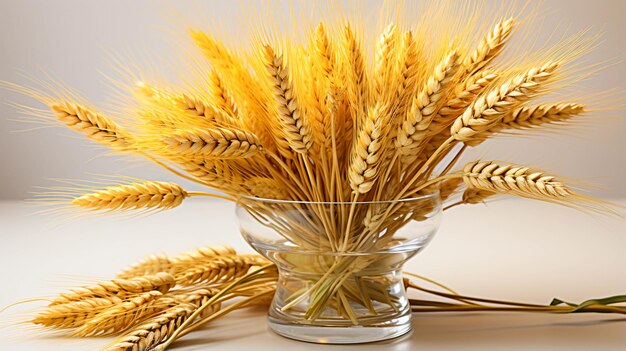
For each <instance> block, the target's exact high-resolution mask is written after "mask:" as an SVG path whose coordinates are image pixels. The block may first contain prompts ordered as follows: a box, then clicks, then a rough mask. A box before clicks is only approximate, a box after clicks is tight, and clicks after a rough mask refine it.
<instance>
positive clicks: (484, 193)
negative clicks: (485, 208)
mask: <svg viewBox="0 0 626 351" xmlns="http://www.w3.org/2000/svg"><path fill="white" fill-rule="evenodd" d="M495 194H496V193H495V192H493V191H489V190H482V189H475V188H468V189H466V190H465V191H464V192H463V197H462V199H461V201H462V202H463V203H464V204H479V203H484V202H485V200H486V199H487V198H488V197H491V196H493V195H495Z"/></svg>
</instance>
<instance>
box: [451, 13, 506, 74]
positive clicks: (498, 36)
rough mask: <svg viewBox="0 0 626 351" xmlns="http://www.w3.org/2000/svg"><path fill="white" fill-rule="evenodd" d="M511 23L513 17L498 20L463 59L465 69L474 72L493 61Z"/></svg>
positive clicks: (498, 52)
mask: <svg viewBox="0 0 626 351" xmlns="http://www.w3.org/2000/svg"><path fill="white" fill-rule="evenodd" d="M513 25H514V21H513V18H509V19H504V20H501V21H500V22H498V23H497V24H496V25H495V26H494V28H493V30H492V31H491V32H489V34H487V35H486V36H485V37H484V38H483V39H482V40H481V41H480V43H479V44H478V46H477V47H476V49H475V50H474V51H472V53H471V54H470V55H468V56H467V57H466V58H465V59H464V60H463V68H464V69H465V71H466V72H468V73H473V72H476V71H478V70H480V69H482V68H483V67H485V66H487V65H488V64H489V63H490V62H491V61H493V59H494V58H496V57H497V56H498V55H499V54H500V53H501V52H502V49H503V48H504V44H505V42H506V39H507V38H508V37H509V34H511V30H512V29H513Z"/></svg>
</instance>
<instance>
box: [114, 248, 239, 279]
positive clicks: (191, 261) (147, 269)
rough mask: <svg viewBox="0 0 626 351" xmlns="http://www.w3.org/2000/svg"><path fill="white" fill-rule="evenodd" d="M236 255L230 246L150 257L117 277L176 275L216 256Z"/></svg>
mask: <svg viewBox="0 0 626 351" xmlns="http://www.w3.org/2000/svg"><path fill="white" fill-rule="evenodd" d="M236 254H237V252H236V251H235V250H234V249H233V248H232V247H230V246H205V247H199V248H197V249H195V250H194V251H190V252H183V253H180V254H177V255H174V256H172V257H168V256H165V255H158V256H148V257H147V258H145V259H143V260H141V261H139V262H138V263H136V264H134V265H132V266H130V267H129V268H127V269H125V270H124V271H122V272H121V273H120V274H118V276H117V277H118V278H124V279H128V278H133V277H136V276H141V275H146V274H154V273H157V272H167V273H170V274H174V275H175V274H177V273H179V272H181V271H183V270H185V269H188V268H190V267H192V266H194V265H197V264H200V263H202V262H205V261H208V260H212V259H213V258H214V257H216V256H231V255H236Z"/></svg>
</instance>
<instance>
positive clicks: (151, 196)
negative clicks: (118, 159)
mask: <svg viewBox="0 0 626 351" xmlns="http://www.w3.org/2000/svg"><path fill="white" fill-rule="evenodd" d="M66 182H67V183H70V184H72V186H66V187H53V188H49V190H50V191H48V192H43V193H41V194H37V195H36V196H35V198H34V201H33V202H34V203H36V204H41V205H55V206H59V205H61V206H65V207H64V208H63V209H67V210H71V209H83V210H87V211H92V212H100V213H103V212H125V211H131V210H133V211H140V212H141V211H144V212H145V211H161V210H167V209H172V208H174V207H178V206H180V205H181V204H182V202H183V201H184V200H185V199H187V198H189V197H192V196H207V197H219V198H224V197H223V196H221V195H217V194H210V193H205V192H188V191H186V190H185V189H183V188H182V187H181V186H180V185H178V184H175V183H171V182H160V181H147V180H146V181H144V180H135V181H133V182H128V180H127V179H126V180H122V181H118V184H116V185H111V186H107V187H102V188H98V187H94V186H92V185H84V184H85V183H86V182H84V181H83V182H80V181H66ZM81 184H82V185H81Z"/></svg>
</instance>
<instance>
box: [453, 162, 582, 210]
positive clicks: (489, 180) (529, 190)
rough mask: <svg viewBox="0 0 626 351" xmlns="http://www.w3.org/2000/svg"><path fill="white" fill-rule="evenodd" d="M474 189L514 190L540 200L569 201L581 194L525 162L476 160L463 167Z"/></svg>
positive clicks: (465, 179) (512, 191)
mask: <svg viewBox="0 0 626 351" xmlns="http://www.w3.org/2000/svg"><path fill="white" fill-rule="evenodd" d="M463 181H464V182H465V184H466V185H467V187H468V188H470V189H476V190H483V191H488V192H492V193H497V194H512V195H518V196H522V197H527V198H531V199H536V200H543V201H549V202H558V203H567V202H568V201H572V200H575V199H578V198H579V197H578V196H577V195H576V194H575V193H574V192H573V191H572V190H571V189H569V188H568V187H567V186H566V185H565V184H563V183H562V182H560V181H558V180H557V179H556V177H555V176H552V175H549V174H547V173H545V172H543V171H540V170H533V169H531V168H528V167H524V166H517V165H513V164H503V163H498V162H495V161H485V162H481V161H474V162H470V163H468V164H466V165H465V167H464V168H463Z"/></svg>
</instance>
